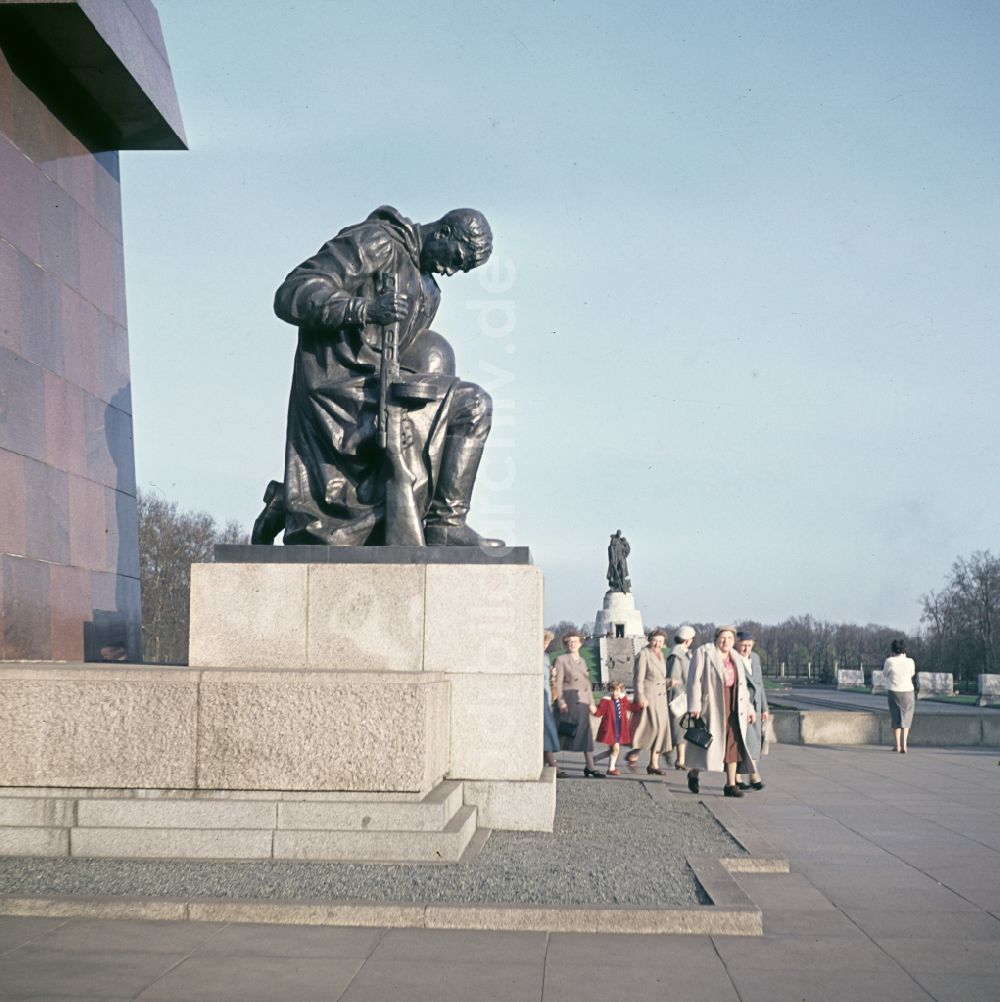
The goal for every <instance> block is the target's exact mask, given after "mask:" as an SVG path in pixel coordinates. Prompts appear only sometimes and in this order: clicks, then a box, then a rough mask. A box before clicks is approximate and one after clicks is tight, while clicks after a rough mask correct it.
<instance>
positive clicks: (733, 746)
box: [722, 684, 750, 764]
mask: <svg viewBox="0 0 1000 1002" xmlns="http://www.w3.org/2000/svg"><path fill="white" fill-rule="evenodd" d="M723 689H724V692H725V694H726V695H725V714H726V754H725V757H724V758H723V760H722V761H723V762H726V763H729V762H736V763H737V764H739V763H740V762H748V761H750V755H749V754H748V752H747V750H746V747H745V746H744V744H743V732H742V731H741V730H740V718H739V709H738V707H739V703H738V701H737V700H734V699H733V695H734V694H735V692H736V685H735V684H734V685H727V686H724V687H723Z"/></svg>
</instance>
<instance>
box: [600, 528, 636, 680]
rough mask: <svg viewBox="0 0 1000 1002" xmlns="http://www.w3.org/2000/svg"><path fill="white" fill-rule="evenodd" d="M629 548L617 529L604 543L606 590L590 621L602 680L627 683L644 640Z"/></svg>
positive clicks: (630, 549)
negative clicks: (631, 573) (606, 550)
mask: <svg viewBox="0 0 1000 1002" xmlns="http://www.w3.org/2000/svg"><path fill="white" fill-rule="evenodd" d="M631 552H632V548H631V547H630V546H629V544H628V540H627V539H626V538H625V537H624V536H623V535H622V531H621V529H619V530H618V531H617V532H616V533H615V534H614V535H613V536H612V537H611V541H610V543H608V590H607V592H605V595H604V603H603V607H602V608H601V609H599V610H598V613H597V618H596V620H595V621H594V636H595V637H596V638H597V643H596V646H597V651H598V657H599V660H600V669H601V681H602V682H625V683H626V684H627V685H631V682H632V662H633V660H634V659H635V655H636V654H637V653H638V651H639V650H640V649H641V648H642V646H643V645H644V644H645V643H646V635H645V631H644V629H643V625H642V613H640V612H639V610H638V609H637V608H636V607H635V596H634V595H633V594H632V582H631V581H630V580H629V576H628V557H629V554H630V553H631Z"/></svg>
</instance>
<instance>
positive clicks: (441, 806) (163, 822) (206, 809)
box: [0, 781, 477, 863]
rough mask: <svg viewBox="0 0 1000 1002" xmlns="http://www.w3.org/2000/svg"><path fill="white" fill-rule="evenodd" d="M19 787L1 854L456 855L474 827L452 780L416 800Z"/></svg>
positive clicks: (1, 823) (2, 818)
mask: <svg viewBox="0 0 1000 1002" xmlns="http://www.w3.org/2000/svg"><path fill="white" fill-rule="evenodd" d="M24 792H25V791H23V790H17V791H16V792H14V791H4V792H3V793H0V853H2V854H4V855H23V856H65V855H70V856H78V857H94V858H123V859H128V858H132V859H136V858H146V859H171V858H172V859H298V860H308V859H317V860H318V859H322V860H341V861H359V862H360V861H367V862H426V863H434V862H454V861H456V860H458V859H459V858H460V857H461V856H462V853H463V852H465V850H466V847H467V846H468V845H469V842H470V840H471V839H472V836H473V835H474V834H475V831H476V817H477V812H476V808H475V807H473V806H465V805H464V804H463V785H462V783H460V782H453V781H448V782H442V783H439V784H438V785H437V786H436V787H435V788H434V789H433V790H431V791H430V792H429V793H428V794H427V795H426V796H425V797H424V798H423V799H422V800H420V801H403V800H398V799H392V800H385V799H382V798H378V797H372V798H371V799H369V800H367V801H361V800H357V799H353V798H352V799H349V800H344V799H342V798H340V797H339V796H338V795H337V794H332V795H331V797H330V799H329V800H320V799H317V797H316V796H315V794H314V795H312V796H311V797H310V798H308V799H306V800H301V801H296V800H292V799H285V797H286V796H287V795H280V794H276V795H275V796H274V797H270V798H269V797H266V796H264V795H260V794H258V795H257V796H256V797H255V798H254V799H239V800H235V799H232V798H228V797H219V798H212V797H206V796H204V794H201V795H199V796H198V797H197V798H193V797H192V798H184V797H183V796H178V795H177V793H178V791H171V794H170V795H169V796H159V797H157V796H148V797H136V796H131V797H117V798H116V797H113V796H109V795H108V791H106V790H101V791H86V790H76V791H72V790H60V791H58V795H55V796H44V795H41V796H39V795H35V796H25V795H24ZM35 792H36V794H37V792H38V791H35ZM147 792H149V793H153V792H154V791H147ZM7 793H10V794H11V795H7ZM91 793H93V795H90V794H91ZM67 794H70V795H67ZM73 794H75V795H73Z"/></svg>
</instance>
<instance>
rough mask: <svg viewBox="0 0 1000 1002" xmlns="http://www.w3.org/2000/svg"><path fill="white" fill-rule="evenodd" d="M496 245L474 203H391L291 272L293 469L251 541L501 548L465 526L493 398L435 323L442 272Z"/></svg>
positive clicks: (284, 313) (280, 306)
mask: <svg viewBox="0 0 1000 1002" xmlns="http://www.w3.org/2000/svg"><path fill="white" fill-rule="evenodd" d="M492 249H493V235H492V233H491V231H490V227H489V223H487V221H486V217H485V216H483V214H482V213H481V212H477V211H476V210H475V209H454V210H452V211H451V212H448V213H446V214H445V215H444V216H442V217H441V218H440V219H439V220H437V221H436V222H433V223H427V224H417V223H413V222H411V221H410V220H409V219H407V218H406V217H405V216H402V215H400V213H399V212H398V211H397V210H396V209H394V208H392V207H391V206H382V207H381V208H379V209H376V210H375V211H374V212H373V213H372V214H371V215H370V216H369V217H368V218H367V219H366V220H365V221H364V222H362V223H358V224H357V225H355V226H348V227H346V228H345V229H343V230H341V231H340V233H338V234H337V235H336V236H335V237H333V239H331V240H328V241H327V242H326V243H325V244H324V245H323V246H322V247H321V248H320V249H319V251H317V253H316V254H315V255H313V256H312V257H311V258H309V259H308V260H307V261H304V262H303V263H302V264H300V265H299V266H298V267H297V268H296V269H295V270H294V271H292V272H291V273H290V274H289V275H288V277H287V278H286V279H285V281H284V282H283V283H282V285H281V287H280V288H279V289H278V291H277V293H276V295H275V299H274V310H275V313H276V314H277V315H278V316H279V317H280V318H281V319H282V320H285V321H287V322H288V323H290V324H294V325H295V326H297V327H298V329H299V340H298V347H297V349H296V353H295V366H294V372H293V376H292V390H291V395H290V399H289V403H288V431H287V439H286V448H285V479H284V482H278V481H271V483H270V484H269V485H268V488H267V491H266V492H265V496H264V501H265V507H264V510H263V511H262V512H261V514H260V516H259V517H258V519H257V521H256V523H255V524H254V529H253V534H252V536H251V541H252V542H253V543H256V544H269V543H273V542H274V540H275V538H276V537H277V536H278V534H279V533H280V532H282V531H284V534H285V535H284V543H285V545H298V544H321V545H328V546H371V545H406V546H422V545H428V546H503V542H502V541H501V540H499V539H487V538H484V537H482V536H480V535H479V533H477V532H476V531H475V530H473V529H472V528H471V527H470V526H469V525H467V524H466V517H467V515H468V513H469V505H470V502H471V499H472V489H473V486H474V485H475V480H476V471H477V470H478V468H479V463H480V460H481V459H482V455H483V447H484V445H485V442H486V438H487V436H488V435H489V431H490V426H491V423H492V415H493V402H492V400H491V398H490V396H489V394H488V393H487V392H486V391H485V390H484V389H483V388H482V387H480V386H477V385H476V384H475V383H470V382H465V381H463V380H461V379H459V378H458V376H457V375H456V374H455V353H454V351H453V350H452V348H451V345H449V344H448V342H447V341H446V340H445V339H444V338H443V337H442V336H441V335H440V334H438V333H437V332H436V331H434V330H432V329H431V324H432V323H433V320H434V316H435V314H436V313H437V309H438V305H439V304H440V301H441V291H440V289H439V287H438V284H437V281H436V280H435V277H434V276H435V275H453V274H454V273H455V272H457V271H466V272H467V271H471V270H472V269H473V268H476V267H478V266H479V265H481V264H483V263H484V262H485V261H486V260H487V259H488V258H489V256H490V253H491V251H492Z"/></svg>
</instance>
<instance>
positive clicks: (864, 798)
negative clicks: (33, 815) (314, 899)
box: [0, 721, 1000, 1002]
mask: <svg viewBox="0 0 1000 1002" xmlns="http://www.w3.org/2000/svg"><path fill="white" fill-rule="evenodd" d="M917 723H918V725H919V721H918V722H917ZM915 733H916V729H915ZM998 757H1000V752H998V750H996V749H984V748H975V749H967V748H963V749H942V748H936V749H929V750H928V749H920V748H915V749H913V750H911V752H910V754H908V755H906V756H902V755H896V754H895V753H893V752H891V751H889V750H887V749H884V748H876V747H840V748H833V747H822V746H778V747H776V748H775V750H774V753H773V754H772V755H770V756H769V757H768V758H767V759H765V761H764V764H763V772H764V777H765V781H766V784H767V785H766V788H765V789H764V790H763V791H761V792H759V793H749V794H747V796H746V797H745V798H744V799H743V800H740V801H727V802H726V803H727V805H733V806H734V810H735V812H736V814H737V815H738V816H739V819H740V822H741V823H742V824H746V825H750V826H752V827H753V828H754V829H756V831H757V832H759V833H760V835H762V836H763V837H764V838H765V839H766V840H768V841H770V843H771V844H772V845H773V846H774V848H775V849H776V850H777V851H778V852H780V853H782V854H783V855H785V856H787V857H788V859H789V861H790V864H791V872H790V873H787V874H742V873H739V874H736V875H735V879H736V880H738V882H739V883H740V884H741V885H742V887H743V888H744V890H745V891H746V892H747V893H748V894H749V896H750V897H751V899H752V900H753V901H754V902H756V904H757V905H759V907H760V908H761V909H762V911H763V920H764V921H763V925H764V935H763V936H762V937H752V936H748V937H736V936H695V935H674V936H645V935H616V934H614V933H613V930H609V932H608V934H606V935H600V934H598V935H593V934H591V935H579V934H556V933H513V932H511V933H500V932H444V931H432V930H424V929H388V930H387V929H378V928H329V927H306V926H289V925H238V924H224V923H218V924H212V923H194V922H136V921H118V922H115V921H105V920H93V919H69V920H67V919H60V918H15V917H0V999H4V1000H10V999H35V1000H38V999H48V1000H56V999H59V1000H69V999H74V1000H76V999H85V998H86V999H107V1000H110V999H115V1000H117V999H161V1000H177V1002H188V1000H206V1002H223V1000H227V999H239V1000H241V1002H253V1000H261V1002H271V1000H276V999H277V1000H287V1002H298V1000H302V1002H306V1000H313V999H317V1000H318V999H323V1000H343V1002H361V1000H370V1002H384V1000H396V1002H422V1000H425V999H427V1000H434V1002H438V1000H440V999H442V998H447V999H453V1000H456V1002H465V1000H469V1002H487V1000H498V1002H520V1000H532V1002H538V1000H542V1002H557V1000H563V999H566V1000H571V999H572V1000H575V1002H581V1000H591V999H592V1000H595V1002H597V1000H600V1002H605V1000H607V999H613V998H618V997H629V998H643V999H660V998H662V999H684V1000H685V1002H701V1000H705V1002H726V1000H737V999H738V1000H742V1002H756V1000H762V1002H764V1000H766V1002H826V1000H830V1002H834V1000H835V1002H854V1000H857V1002H862V1000H864V1002H867V1000H879V1002H894V1000H897V999H898V1000H900V1002H903V1000H905V1002H920V1000H927V999H936V1000H939V1002H977V1000H982V1002H986V1000H989V1002H995V1000H996V999H997V998H998V997H1000V768H998ZM570 760H571V757H569V756H567V764H569V761H570ZM563 782H572V783H575V782H585V781H584V780H575V779H573V780H566V781H563ZM586 782H595V781H594V780H590V781H586ZM600 782H606V783H610V782H617V780H610V779H609V780H602V781H600ZM663 785H664V787H665V788H666V789H667V790H668V791H669V793H670V794H671V795H673V796H676V797H678V798H681V797H685V798H687V797H691V794H689V793H687V792H686V790H685V788H684V784H683V776H682V774H681V773H671V774H670V775H669V776H668V777H667V778H666V779H665V780H664V781H663ZM701 796H702V798H703V799H704V800H705V801H706V802H708V803H713V802H714V801H715V800H716V798H719V799H721V779H720V777H717V776H711V775H705V776H703V783H702V794H701ZM628 852H629V833H628V831H627V830H625V829H623V830H622V832H621V837H620V839H619V840H618V841H617V843H616V844H614V845H607V846H603V847H595V859H594V866H595V867H600V866H601V863H602V857H604V856H605V855H606V854H607V853H621V854H626V855H627V854H628ZM0 890H2V889H0Z"/></svg>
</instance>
